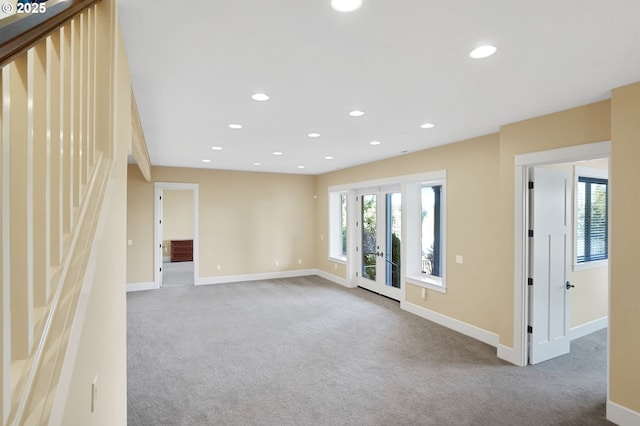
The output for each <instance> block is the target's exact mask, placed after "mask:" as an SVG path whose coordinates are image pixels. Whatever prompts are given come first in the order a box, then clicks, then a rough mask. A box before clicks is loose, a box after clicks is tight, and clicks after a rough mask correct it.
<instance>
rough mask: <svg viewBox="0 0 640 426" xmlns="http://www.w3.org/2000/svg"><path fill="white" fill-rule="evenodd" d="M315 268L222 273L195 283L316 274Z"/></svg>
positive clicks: (205, 283) (232, 281)
mask: <svg viewBox="0 0 640 426" xmlns="http://www.w3.org/2000/svg"><path fill="white" fill-rule="evenodd" d="M317 272H318V271H317V270H316V269H296V270H293V271H278V272H262V273H258V274H243V275H224V276H220V277H208V278H198V279H197V280H196V285H210V284H226V283H238V282H243V281H257V280H272V279H277V278H293V277H306V276H309V275H317Z"/></svg>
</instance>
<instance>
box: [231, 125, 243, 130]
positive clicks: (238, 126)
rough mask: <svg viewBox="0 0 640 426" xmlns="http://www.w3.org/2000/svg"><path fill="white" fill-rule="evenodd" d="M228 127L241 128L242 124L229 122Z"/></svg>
mask: <svg viewBox="0 0 640 426" xmlns="http://www.w3.org/2000/svg"><path fill="white" fill-rule="evenodd" d="M229 128H230V129H234V130H238V129H242V124H236V123H231V124H229Z"/></svg>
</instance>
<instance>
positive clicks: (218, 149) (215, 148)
mask: <svg viewBox="0 0 640 426" xmlns="http://www.w3.org/2000/svg"><path fill="white" fill-rule="evenodd" d="M211 149H212V150H214V151H222V147H221V146H212V147H211Z"/></svg>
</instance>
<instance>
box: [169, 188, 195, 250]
mask: <svg viewBox="0 0 640 426" xmlns="http://www.w3.org/2000/svg"><path fill="white" fill-rule="evenodd" d="M194 209H195V206H194V199H193V191H191V190H177V189H165V190H163V191H162V234H163V235H162V240H163V241H162V255H163V256H171V240H193V236H194V226H193V225H194V222H193V218H194Z"/></svg>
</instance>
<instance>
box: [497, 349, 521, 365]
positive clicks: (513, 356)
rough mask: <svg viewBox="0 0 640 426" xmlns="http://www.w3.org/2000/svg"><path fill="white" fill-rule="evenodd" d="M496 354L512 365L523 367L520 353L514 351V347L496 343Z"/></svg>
mask: <svg viewBox="0 0 640 426" xmlns="http://www.w3.org/2000/svg"><path fill="white" fill-rule="evenodd" d="M497 356H498V358H500V359H503V360H505V361H507V362H510V363H511V364H513V365H517V366H518V367H524V364H523V363H522V360H521V359H520V355H519V354H518V353H516V351H515V349H514V348H510V347H509V346H505V345H502V344H500V343H498V353H497Z"/></svg>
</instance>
